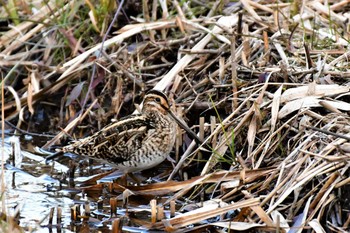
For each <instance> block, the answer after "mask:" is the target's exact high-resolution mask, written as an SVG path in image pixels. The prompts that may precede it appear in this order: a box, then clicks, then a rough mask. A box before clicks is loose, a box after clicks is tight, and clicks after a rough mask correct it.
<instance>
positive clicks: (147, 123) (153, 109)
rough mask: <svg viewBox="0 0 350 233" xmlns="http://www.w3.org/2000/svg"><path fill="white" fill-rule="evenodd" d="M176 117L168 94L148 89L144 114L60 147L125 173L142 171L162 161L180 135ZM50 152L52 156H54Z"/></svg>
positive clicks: (144, 102) (142, 110)
mask: <svg viewBox="0 0 350 233" xmlns="http://www.w3.org/2000/svg"><path fill="white" fill-rule="evenodd" d="M176 127H177V123H176V119H174V114H173V113H171V110H170V104H169V100H168V98H167V96H166V95H165V94H164V93H163V92H161V91H159V90H150V91H148V92H147V93H146V95H145V97H144V101H143V105H142V108H141V113H140V114H132V115H129V116H127V117H123V118H121V119H120V120H119V121H116V122H112V123H110V124H108V125H106V126H105V127H103V128H102V129H101V130H100V131H98V132H96V133H94V134H92V135H91V136H88V137H85V138H82V139H79V140H77V141H75V142H73V143H71V144H69V145H67V146H64V147H62V148H61V149H60V151H59V152H60V153H62V152H63V153H68V152H70V153H74V154H77V155H82V156H87V157H89V158H94V159H98V160H103V161H107V162H108V163H110V164H112V165H113V166H114V167H115V168H117V170H119V171H122V172H123V173H124V174H128V173H133V172H138V171H142V170H146V169H150V168H152V167H155V166H157V165H158V164H160V163H162V162H163V161H164V160H165V159H166V158H167V156H168V155H169V154H170V152H171V150H172V148H173V146H174V143H175V139H176ZM49 157H50V156H48V157H47V158H46V160H51V159H53V158H54V156H51V157H50V158H49Z"/></svg>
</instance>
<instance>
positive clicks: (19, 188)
mask: <svg viewBox="0 0 350 233" xmlns="http://www.w3.org/2000/svg"><path fill="white" fill-rule="evenodd" d="M28 142H29V143H28ZM21 144H22V145H19V139H18V138H14V137H7V138H5V140H4V147H2V148H3V150H2V151H3V154H4V160H3V161H5V163H4V168H5V169H4V178H5V179H4V181H5V184H6V189H5V195H4V197H5V200H4V201H5V209H2V212H5V213H6V214H7V215H8V216H16V215H17V218H16V219H17V220H18V222H19V225H20V226H21V227H22V228H23V229H24V230H25V231H26V232H31V231H33V232H68V233H69V232H110V230H111V228H112V223H113V221H114V220H115V219H116V218H117V216H116V215H115V214H113V216H112V217H111V207H110V203H109V201H110V198H111V197H114V198H117V197H118V198H117V199H118V206H117V207H118V210H117V211H118V218H119V217H122V218H123V216H124V215H125V213H126V212H127V210H126V209H125V208H123V207H122V205H123V203H122V201H120V200H121V199H123V198H122V195H119V196H118V194H117V195H116V194H112V195H111V193H109V192H108V191H107V192H102V194H101V193H99V192H97V195H93V194H94V192H91V193H89V194H90V196H89V197H87V195H86V194H85V193H82V192H81V189H79V185H81V184H84V182H86V181H87V180H89V179H90V178H91V177H94V175H96V174H101V173H104V172H106V171H109V170H111V169H112V167H111V166H109V165H107V164H105V163H101V162H99V161H97V162H96V161H94V166H90V165H88V163H87V162H79V163H78V162H77V163H78V165H76V168H75V170H74V178H73V179H69V177H68V176H69V175H67V174H69V172H70V168H69V166H71V164H72V162H71V161H72V160H71V159H69V158H67V157H63V158H60V159H59V160H58V161H59V162H57V161H55V162H54V163H50V164H46V163H45V157H46V156H47V155H38V150H36V154H34V153H35V152H34V153H32V152H33V148H35V146H33V145H32V141H31V140H29V141H26V140H24V141H23V140H22V141H21ZM28 145H29V146H28ZM29 150H30V151H32V152H29ZM39 152H40V151H39ZM68 156H69V155H68ZM13 157H15V159H14V160H13ZM73 157H74V156H73ZM76 161H79V159H77V160H76ZM85 161H86V160H85ZM158 171H159V169H158ZM120 175H121V174H119V173H118V172H114V173H112V174H110V175H108V176H105V177H103V178H102V179H99V180H98V182H97V183H101V182H102V183H108V182H111V181H113V180H116V179H117V178H119V177H120ZM150 176H152V174H151V175H150ZM143 178H145V177H143ZM69 180H70V182H69ZM98 202H99V203H100V205H99V206H98V204H97V203H98ZM148 203H149V200H146V199H140V198H137V197H136V198H131V199H130V200H129V202H128V209H129V211H130V209H131V208H132V209H133V211H135V213H136V214H135V215H137V218H138V219H141V220H142V219H145V220H146V221H149V219H150V214H149V211H148V210H149V206H148V207H147V208H143V206H142V205H148ZM74 206H75V207H76V209H77V211H78V216H85V217H86V220H85V221H84V220H82V219H84V217H79V218H78V219H77V220H76V221H75V220H72V217H71V216H72V214H71V211H72V208H73V207H74ZM58 208H60V209H61V210H62V214H61V216H62V217H61V224H57V219H56V218H57V210H58ZM86 208H89V209H90V214H87V213H86V212H89V211H88V210H86ZM50 211H53V213H54V214H53V218H51V219H52V223H51V224H50V223H49V219H50V218H49V215H50ZM129 223H130V222H129ZM129 225H130V224H129ZM131 225H132V224H131ZM0 231H1V229H0ZM123 232H151V231H148V230H146V229H141V228H139V227H132V226H123ZM158 232H159V231H158Z"/></svg>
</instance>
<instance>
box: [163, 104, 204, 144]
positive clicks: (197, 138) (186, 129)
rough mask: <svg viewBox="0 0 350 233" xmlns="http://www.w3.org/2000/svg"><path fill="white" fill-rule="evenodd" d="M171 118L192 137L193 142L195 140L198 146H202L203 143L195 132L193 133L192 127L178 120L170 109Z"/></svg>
mask: <svg viewBox="0 0 350 233" xmlns="http://www.w3.org/2000/svg"><path fill="white" fill-rule="evenodd" d="M169 114H170V116H171V117H172V118H173V119H174V120H175V121H176V122H177V123H178V125H179V126H180V127H181V128H183V129H184V130H185V131H186V132H187V133H188V134H189V135H190V136H191V137H192V139H193V140H195V141H196V142H197V143H198V144H200V145H202V144H203V141H202V140H201V139H200V138H199V137H198V136H197V134H196V133H195V132H193V131H192V130H191V129H190V127H188V126H187V124H186V123H185V122H184V121H183V120H181V119H180V118H178V117H177V116H176V115H175V114H174V113H173V112H172V111H171V110H170V109H169Z"/></svg>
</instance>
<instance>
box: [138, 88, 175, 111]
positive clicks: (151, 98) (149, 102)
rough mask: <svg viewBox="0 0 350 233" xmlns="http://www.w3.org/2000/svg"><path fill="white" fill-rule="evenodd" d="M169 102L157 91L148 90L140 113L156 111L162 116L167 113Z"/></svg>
mask: <svg viewBox="0 0 350 233" xmlns="http://www.w3.org/2000/svg"><path fill="white" fill-rule="evenodd" d="M169 108H170V105H169V101H168V98H167V97H166V95H165V94H164V93H163V92H161V91H158V90H150V91H148V92H147V94H146V95H145V98H144V101H143V107H142V112H147V111H158V112H160V113H162V114H164V115H166V114H168V113H169Z"/></svg>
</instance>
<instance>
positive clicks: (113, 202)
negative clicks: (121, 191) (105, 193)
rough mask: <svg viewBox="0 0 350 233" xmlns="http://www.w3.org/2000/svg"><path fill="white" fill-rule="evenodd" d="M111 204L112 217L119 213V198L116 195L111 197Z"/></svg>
mask: <svg viewBox="0 0 350 233" xmlns="http://www.w3.org/2000/svg"><path fill="white" fill-rule="evenodd" d="M109 204H110V206H111V217H113V214H115V215H117V198H116V197H112V198H110V199H109Z"/></svg>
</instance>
